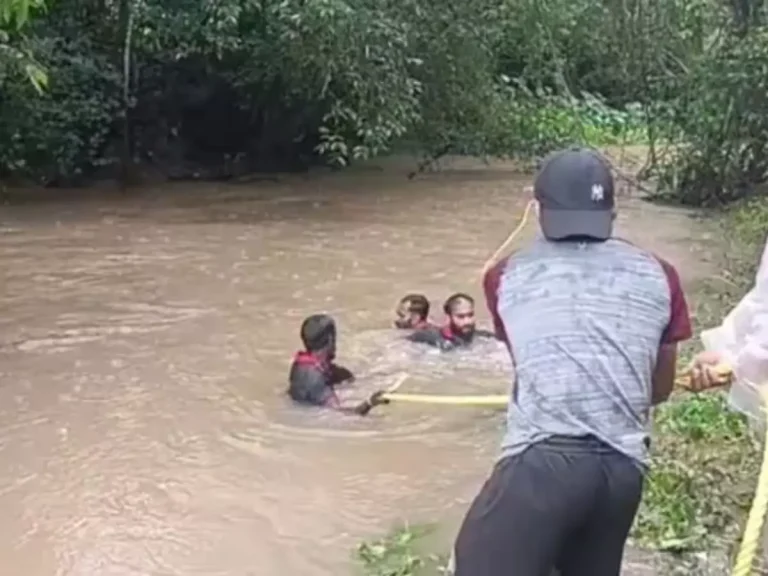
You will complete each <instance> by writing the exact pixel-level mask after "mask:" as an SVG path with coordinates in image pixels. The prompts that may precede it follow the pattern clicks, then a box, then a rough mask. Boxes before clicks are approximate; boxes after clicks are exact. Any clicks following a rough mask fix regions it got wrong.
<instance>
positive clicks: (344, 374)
mask: <svg viewBox="0 0 768 576" xmlns="http://www.w3.org/2000/svg"><path fill="white" fill-rule="evenodd" d="M301 341H302V343H303V344H304V350H300V351H299V352H297V353H296V355H295V356H294V358H293V364H291V371H290V374H289V376H288V381H289V385H288V395H289V396H290V397H291V398H292V399H293V401H294V402H297V403H299V404H306V405H311V406H323V407H325V408H331V409H333V410H338V411H339V412H346V413H349V414H359V415H360V416H365V415H366V414H368V412H370V411H371V408H373V407H374V406H376V405H377V404H385V403H386V400H384V399H382V398H381V395H382V394H383V392H379V393H376V394H374V395H373V396H371V398H370V399H368V400H365V401H363V402H358V403H356V404H348V403H343V402H342V401H341V400H339V397H338V396H337V395H336V390H335V387H336V386H337V385H339V384H341V383H343V382H352V381H353V380H354V378H355V377H354V375H353V374H352V372H350V371H349V370H347V369H346V368H344V367H343V366H339V365H338V364H335V363H334V360H335V359H336V323H335V322H334V321H333V318H331V317H330V316H328V315H327V314H313V315H312V316H308V317H307V318H306V319H305V320H304V322H303V323H302V324H301Z"/></svg>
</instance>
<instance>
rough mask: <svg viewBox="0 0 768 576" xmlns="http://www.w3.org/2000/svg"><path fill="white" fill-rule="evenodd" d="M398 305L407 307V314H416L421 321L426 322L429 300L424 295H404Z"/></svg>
mask: <svg viewBox="0 0 768 576" xmlns="http://www.w3.org/2000/svg"><path fill="white" fill-rule="evenodd" d="M400 304H401V305H402V304H405V305H407V306H408V312H411V313H413V314H418V315H419V318H421V319H422V320H426V319H427V316H429V300H427V297H426V296H424V294H406V295H405V296H403V298H402V299H401V300H400Z"/></svg>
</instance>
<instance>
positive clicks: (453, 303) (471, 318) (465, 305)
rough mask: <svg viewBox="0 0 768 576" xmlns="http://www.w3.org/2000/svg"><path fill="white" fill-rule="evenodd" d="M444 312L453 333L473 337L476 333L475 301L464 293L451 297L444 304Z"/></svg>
mask: <svg viewBox="0 0 768 576" xmlns="http://www.w3.org/2000/svg"><path fill="white" fill-rule="evenodd" d="M443 312H445V316H446V318H447V320H448V326H449V328H450V329H451V331H452V332H453V333H454V334H456V335H458V336H464V337H467V336H471V335H472V334H474V332H475V301H474V299H473V298H472V297H471V296H469V295H467V294H463V293H460V292H459V293H457V294H454V295H452V296H450V297H449V298H448V299H447V300H446V301H445V304H443Z"/></svg>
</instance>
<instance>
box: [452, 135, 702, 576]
mask: <svg viewBox="0 0 768 576" xmlns="http://www.w3.org/2000/svg"><path fill="white" fill-rule="evenodd" d="M534 194H535V199H536V200H537V202H538V219H539V225H540V227H541V231H542V233H543V235H542V237H540V238H537V239H536V240H535V241H534V242H533V243H532V244H531V245H530V246H528V247H527V248H524V249H522V250H520V251H519V252H517V253H516V254H513V255H512V256H510V257H508V258H507V259H505V260H502V261H501V262H500V263H498V264H497V265H496V266H495V267H493V268H492V269H490V270H489V271H488V273H487V274H486V277H485V280H484V287H485V293H486V299H487V303H488V308H489V310H490V312H491V315H492V317H493V320H494V327H495V330H496V334H497V337H498V338H499V339H500V340H502V341H504V342H506V344H507V347H508V348H509V351H510V355H511V357H512V361H513V363H514V365H515V372H516V380H515V382H514V383H513V388H512V393H511V394H512V397H511V399H510V404H509V411H508V415H507V428H506V434H505V436H504V440H503V442H502V452H501V458H500V459H499V461H498V462H497V464H496V466H495V468H494V469H493V472H492V474H491V476H490V478H489V479H488V480H487V481H486V482H485V484H484V486H483V487H482V489H481V491H480V493H479V494H478V495H477V497H476V498H475V500H474V502H473V503H472V505H471V507H470V509H469V511H468V513H467V516H466V518H465V519H464V522H463V524H462V527H461V529H460V531H459V535H458V537H457V541H456V546H455V562H456V565H455V570H456V572H455V574H456V576H549V575H550V574H551V573H552V571H553V569H556V570H558V571H559V572H560V574H561V575H562V576H619V574H620V570H621V560H622V555H623V551H624V545H625V542H626V539H627V535H628V533H629V530H630V527H631V525H632V522H633V520H634V517H635V514H636V512H637V507H638V504H639V503H640V497H641V493H642V487H643V478H644V475H645V473H646V471H647V467H648V449H649V446H650V438H649V415H650V411H651V407H652V406H654V405H656V404H659V403H661V402H664V401H665V400H666V399H667V398H668V396H669V394H670V393H671V391H672V387H673V383H674V378H675V364H676V360H677V343H678V342H680V341H683V340H686V339H688V338H690V337H691V323H690V318H689V315H688V307H687V304H686V301H685V296H684V295H683V292H682V290H681V288H680V280H679V277H678V275H677V272H676V271H675V269H674V268H673V267H672V266H671V265H670V264H668V263H667V262H665V261H663V260H661V259H660V258H658V257H656V256H654V255H653V254H651V253H649V252H646V251H645V250H642V249H640V248H638V247H636V246H633V245H632V244H630V243H628V242H625V241H623V240H619V239H617V238H613V237H612V232H613V221H614V219H615V216H616V213H615V203H614V182H613V176H612V174H611V170H610V166H609V165H608V163H607V162H606V161H605V159H603V158H602V157H601V156H600V155H599V154H598V153H596V152H594V151H592V150H585V149H569V150H565V151H561V152H557V153H555V154H553V155H551V156H550V157H548V158H547V159H546V160H545V162H544V164H543V166H542V168H541V171H540V172H539V174H538V175H537V177H536V181H535V184H534Z"/></svg>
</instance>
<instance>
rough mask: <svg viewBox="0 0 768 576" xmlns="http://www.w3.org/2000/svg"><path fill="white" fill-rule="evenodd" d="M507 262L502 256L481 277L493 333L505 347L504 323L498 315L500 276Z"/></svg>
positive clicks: (506, 341)
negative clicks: (501, 258)
mask: <svg viewBox="0 0 768 576" xmlns="http://www.w3.org/2000/svg"><path fill="white" fill-rule="evenodd" d="M508 262H509V259H508V258H504V259H503V260H501V261H500V262H497V263H496V264H495V265H494V266H493V267H492V268H491V269H490V270H488V272H486V273H485V277H484V278H483V292H484V293H485V303H486V305H487V306H488V312H489V313H490V314H491V320H492V321H493V331H494V334H495V336H496V338H498V339H499V340H501V341H502V342H504V343H505V344H506V345H507V347H509V339H508V338H507V331H506V329H505V328H504V323H503V322H502V321H501V316H499V286H500V284H501V276H502V274H503V273H504V270H505V269H506V267H507V263H508Z"/></svg>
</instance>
